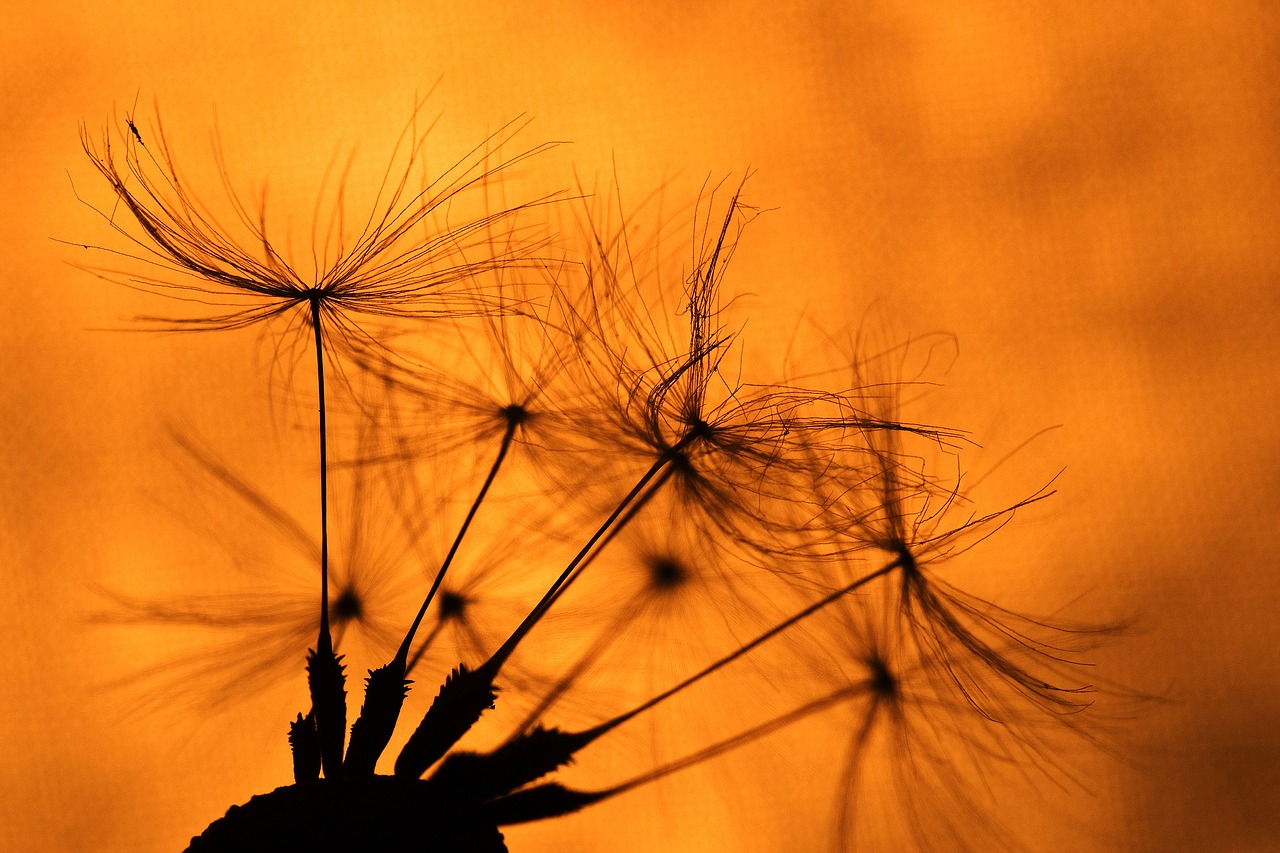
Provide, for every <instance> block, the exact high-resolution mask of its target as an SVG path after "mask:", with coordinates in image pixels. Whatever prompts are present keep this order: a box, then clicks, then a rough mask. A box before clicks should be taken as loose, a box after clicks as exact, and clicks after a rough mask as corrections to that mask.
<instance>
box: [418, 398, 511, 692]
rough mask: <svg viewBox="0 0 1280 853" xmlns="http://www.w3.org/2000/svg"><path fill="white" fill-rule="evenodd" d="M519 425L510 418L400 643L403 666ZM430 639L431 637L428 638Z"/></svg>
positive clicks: (505, 456)
mask: <svg viewBox="0 0 1280 853" xmlns="http://www.w3.org/2000/svg"><path fill="white" fill-rule="evenodd" d="M518 425H519V422H518V421H517V420H516V419H514V418H509V419H508V421H507V429H506V431H505V432H504V433H503V434H502V445H501V446H500V447H499V448H498V457H497V458H496V459H494V461H493V465H492V467H490V468H489V476H487V477H485V480H484V485H482V486H481V487H480V492H479V494H477V495H476V499H475V500H474V501H472V503H471V509H469V510H468V511H467V517H466V518H465V519H463V521H462V527H461V528H459V530H458V535H457V536H455V537H454V539H453V545H452V546H450V548H449V553H448V554H446V555H445V558H444V562H442V563H441V564H440V570H439V571H438V572H436V577H435V580H434V581H432V583H431V589H430V590H428V591H427V597H426V598H425V599H423V601H422V606H421V607H420V608H418V615H417V616H415V617H414V619H413V624H412V625H410V626H409V631H408V633H407V634H405V637H404V641H403V642H402V643H400V649H399V651H397V652H396V656H395V661H396V662H398V663H399V664H400V665H402V666H403V665H405V661H406V660H407V659H408V657H409V647H410V646H411V645H412V644H413V637H414V635H415V634H417V632H418V627H419V626H420V625H421V624H422V619H423V617H425V616H426V615H427V608H428V607H430V606H431V601H432V599H434V598H435V595H436V592H437V591H438V590H439V589H440V584H441V583H442V582H443V581H444V576H445V573H446V572H448V571H449V566H450V565H451V564H452V563H453V558H454V555H455V554H457V553H458V548H459V547H460V546H461V545H462V540H463V539H464V538H465V537H466V535H467V530H468V529H470V527H471V522H472V520H473V519H475V517H476V513H477V512H479V510H480V504H482V503H483V502H484V499H485V495H487V494H488V493H489V487H490V486H492V485H493V481H494V479H495V478H497V476H498V470H499V469H500V468H502V463H503V461H504V460H505V459H506V458H507V451H509V450H510V449H511V441H512V439H513V438H514V437H515V433H516V427H517V426H518ZM433 633H434V632H433ZM429 640H430V638H428V641H429ZM424 648H425V644H424ZM420 655H421V650H419V655H415V656H414V663H416V662H417V660H418V657H419V656H420ZM406 672H407V669H406Z"/></svg>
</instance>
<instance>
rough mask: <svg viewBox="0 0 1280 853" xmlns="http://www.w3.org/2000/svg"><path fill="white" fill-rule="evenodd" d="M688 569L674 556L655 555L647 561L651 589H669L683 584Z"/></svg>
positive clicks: (687, 578)
mask: <svg viewBox="0 0 1280 853" xmlns="http://www.w3.org/2000/svg"><path fill="white" fill-rule="evenodd" d="M689 575H690V571H689V569H687V568H686V567H685V566H684V565H682V564H681V563H680V561H679V560H677V559H675V558H674V557H656V558H654V559H651V560H650V561H649V583H650V586H652V588H653V589H655V590H659V591H664V592H665V591H669V590H673V589H676V588H678V587H680V586H682V585H684V584H685V583H686V582H687V581H688V580H689Z"/></svg>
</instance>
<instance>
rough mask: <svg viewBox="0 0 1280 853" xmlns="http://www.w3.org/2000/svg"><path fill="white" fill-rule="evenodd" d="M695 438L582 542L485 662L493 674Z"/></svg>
mask: <svg viewBox="0 0 1280 853" xmlns="http://www.w3.org/2000/svg"><path fill="white" fill-rule="evenodd" d="M693 438H694V435H693V434H692V433H690V434H689V435H686V436H685V437H684V438H682V439H681V440H680V441H679V442H678V443H677V444H676V445H675V446H673V447H672V448H671V449H670V450H667V451H666V452H664V453H663V454H662V456H660V457H658V459H657V461H655V462H654V463H653V465H652V466H650V468H649V470H648V471H646V472H645V473H644V476H643V477H641V478H640V480H639V482H637V483H636V484H635V485H634V486H632V487H631V491H629V492H627V494H626V496H625V497H624V498H623V499H622V501H621V502H620V503H619V504H618V506H617V507H615V508H614V510H613V512H611V513H610V514H609V517H608V518H606V519H605V521H604V524H602V525H600V527H599V529H598V530H596V532H595V533H593V534H592V535H591V538H590V539H588V540H587V544H585V545H583V546H582V550H580V551H578V553H577V555H576V556H575V557H574V558H573V560H571V561H570V562H569V565H568V566H566V567H565V570H564V571H563V572H561V573H560V576H559V577H557V578H556V579H555V581H554V582H553V583H552V584H551V586H550V587H549V588H548V589H547V591H546V593H544V594H543V596H542V598H541V600H539V601H538V603H537V604H536V605H534V608H533V609H532V610H531V611H529V615H528V616H526V617H525V618H524V621H523V622H521V623H520V625H519V627H517V628H516V630H515V631H514V632H513V633H512V634H511V636H510V637H509V638H507V641H506V642H505V643H503V644H502V646H501V648H499V649H498V650H497V651H496V652H494V653H493V656H492V657H491V658H489V660H488V662H487V663H486V664H485V665H484V669H485V670H487V672H488V675H489V677H491V678H492V677H494V676H496V675H497V674H498V670H500V669H501V668H502V665H503V664H504V663H506V661H507V658H509V657H511V654H512V653H513V652H514V651H515V650H516V646H518V645H519V644H520V642H521V641H522V640H523V639H524V638H525V636H526V635H528V633H529V632H530V631H532V630H533V626H534V625H536V624H537V623H538V621H539V620H540V619H542V617H543V616H544V615H546V612H547V610H549V609H550V608H551V605H552V604H554V603H555V601H556V599H557V598H558V597H559V594H560V592H561V591H562V590H563V588H564V587H567V586H568V585H569V583H570V581H572V580H573V578H574V577H575V576H576V575H575V570H576V569H578V567H579V566H580V565H581V564H582V563H583V561H584V560H586V559H587V557H588V555H589V554H591V552H592V549H594V548H595V546H596V543H597V542H600V540H601V538H602V537H604V536H605V534H611V533H613V532H616V530H613V531H611V528H613V527H614V523H615V522H617V521H618V518H619V517H620V516H622V515H623V513H626V512H627V510H628V508H629V507H630V506H631V504H632V503H633V502H634V501H636V500H637V499H640V500H642V501H647V500H649V498H650V497H651V496H652V495H653V494H654V493H655V492H656V491H657V490H658V489H660V488H661V487H662V485H663V484H664V483H665V482H666V481H667V479H668V478H670V476H671V473H672V470H673V469H672V468H671V465H672V463H673V462H675V461H676V459H677V458H679V456H680V454H681V453H682V452H683V450H684V448H685V446H686V445H687V444H688V443H689V441H691V440H692V439H693ZM655 479H656V482H652V481H655ZM651 482H652V488H651V489H649V491H648V492H647V493H646V492H645V487H646V486H649V485H650V483H651ZM634 517H635V515H634V514H633V513H628V514H627V515H626V517H625V519H624V520H623V522H622V523H623V524H625V523H626V522H628V521H630V520H631V519H632V518H634ZM620 526H621V525H619V527H620ZM610 538H612V536H610ZM608 541H609V539H605V542H608Z"/></svg>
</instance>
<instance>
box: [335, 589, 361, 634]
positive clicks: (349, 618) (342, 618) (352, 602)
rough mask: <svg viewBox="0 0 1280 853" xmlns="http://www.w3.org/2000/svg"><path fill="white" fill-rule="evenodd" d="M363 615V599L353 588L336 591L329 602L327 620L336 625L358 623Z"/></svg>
mask: <svg viewBox="0 0 1280 853" xmlns="http://www.w3.org/2000/svg"><path fill="white" fill-rule="evenodd" d="M364 615H365V604H364V598H363V597H362V596H361V595H360V593H359V592H358V591H357V590H356V588H355V587H352V586H348V587H346V588H344V589H341V590H338V594H337V595H335V596H332V600H331V601H330V602H329V618H330V619H332V620H333V621H334V622H336V623H337V624H339V625H341V624H345V623H347V622H359V621H360V620H361V619H362V618H363V617H364Z"/></svg>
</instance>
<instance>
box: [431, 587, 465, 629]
mask: <svg viewBox="0 0 1280 853" xmlns="http://www.w3.org/2000/svg"><path fill="white" fill-rule="evenodd" d="M439 601H440V604H439V608H440V619H441V621H447V620H454V621H457V622H464V621H466V618H467V608H468V607H469V606H470V604H471V600H470V599H469V598H468V597H467V596H466V595H464V594H463V593H461V592H458V591H457V590H451V589H442V590H440V597H439Z"/></svg>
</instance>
